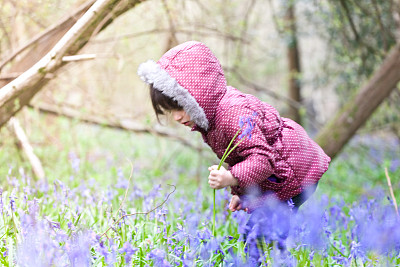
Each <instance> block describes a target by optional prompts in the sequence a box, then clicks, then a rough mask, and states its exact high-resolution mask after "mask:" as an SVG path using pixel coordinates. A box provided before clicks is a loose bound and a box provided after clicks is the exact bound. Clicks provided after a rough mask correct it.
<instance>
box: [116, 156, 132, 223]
mask: <svg viewBox="0 0 400 267" xmlns="http://www.w3.org/2000/svg"><path fill="white" fill-rule="evenodd" d="M126 160H127V161H129V163H130V164H131V174H130V175H129V179H128V186H127V187H126V190H125V196H124V199H123V200H122V201H121V204H120V205H119V208H118V210H117V213H116V214H117V215H118V212H119V211H120V210H121V208H122V205H123V204H124V202H125V199H126V195H127V194H128V190H129V185H130V184H131V179H132V174H133V164H132V161H130V160H129V159H126Z"/></svg>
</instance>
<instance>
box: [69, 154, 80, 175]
mask: <svg viewBox="0 0 400 267" xmlns="http://www.w3.org/2000/svg"><path fill="white" fill-rule="evenodd" d="M68 158H69V160H70V162H71V167H72V169H73V170H74V171H75V172H79V168H80V163H81V160H80V159H79V157H78V155H76V153H75V152H73V151H70V152H69V153H68Z"/></svg>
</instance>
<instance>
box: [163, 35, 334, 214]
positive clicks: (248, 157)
mask: <svg viewBox="0 0 400 267" xmlns="http://www.w3.org/2000/svg"><path fill="white" fill-rule="evenodd" d="M157 64H159V65H160V66H161V68H162V69H164V70H166V71H167V72H168V73H169V75H170V76H171V77H172V78H175V79H176V80H177V82H178V83H179V84H180V85H181V86H182V87H183V88H185V89H187V90H188V91H189V93H190V94H191V95H192V96H193V97H194V98H195V100H196V101H197V102H198V104H199V105H200V107H201V108H202V109H203V110H204V112H205V114H206V117H207V120H208V124H209V128H208V130H207V131H206V130H204V129H202V128H200V127H198V126H195V127H194V128H193V129H192V130H195V131H199V132H201V134H202V136H203V139H204V141H205V142H206V143H207V144H208V145H209V146H210V147H211V148H212V150H213V151H214V152H215V153H216V154H217V156H218V157H219V158H221V157H222V155H223V153H224V151H225V149H226V147H227V146H228V144H229V142H230V140H231V139H232V138H233V136H234V135H235V133H236V131H237V130H238V129H239V125H238V122H239V118H240V116H251V115H252V114H253V113H254V112H257V114H258V115H257V116H256V117H255V124H256V125H255V127H254V129H253V131H252V137H251V139H246V140H244V141H243V142H241V143H240V145H239V146H238V147H237V148H236V149H235V150H234V151H233V152H232V153H231V154H230V156H229V157H228V158H227V160H226V162H227V163H228V164H229V169H230V171H231V173H232V175H233V176H234V177H236V178H237V179H238V182H239V185H238V186H235V187H232V194H237V195H244V194H249V193H250V192H251V190H254V189H255V190H257V191H258V192H259V193H263V194H260V195H264V197H259V198H258V200H259V201H263V200H264V198H265V196H266V195H268V196H271V195H273V196H276V197H277V198H279V199H281V200H288V199H290V198H292V197H294V196H296V195H298V194H299V193H301V192H302V191H303V190H304V188H306V187H307V186H309V185H312V184H315V183H316V182H317V181H318V180H319V179H320V178H321V177H322V175H323V174H324V173H325V172H326V170H327V169H328V166H329V163H330V158H329V157H328V156H327V155H326V154H325V153H324V151H323V150H322V149H321V148H320V147H319V146H318V145H317V144H316V143H315V142H314V141H313V140H312V139H311V138H310V137H309V136H308V135H307V133H306V132H305V131H304V129H303V128H302V127H301V126H300V125H298V124H297V123H295V122H294V121H292V120H290V119H287V118H281V117H280V116H279V113H278V112H277V110H276V109H274V108H273V107H272V106H270V105H268V104H267V103H265V102H262V101H260V100H259V99H257V98H256V97H255V96H252V95H249V94H244V93H242V92H240V91H238V90H237V89H235V88H233V87H230V86H228V87H227V86H226V80H225V77H224V73H223V70H222V68H221V65H220V63H219V61H218V60H217V58H216V57H215V56H214V55H213V54H212V52H211V51H210V50H209V49H208V48H207V47H206V46H205V45H204V44H202V43H199V42H194V41H191V42H186V43H183V44H181V45H179V46H177V47H175V48H173V49H171V50H170V51H168V52H167V53H166V54H164V56H163V57H162V58H161V59H160V60H159V61H158V62H157ZM238 141H239V139H236V140H235V143H237V142H238ZM271 175H275V176H276V177H277V181H270V180H269V179H268V178H269V177H270V176H271ZM265 193H271V194H265ZM250 208H251V207H250Z"/></svg>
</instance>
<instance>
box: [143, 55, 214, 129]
mask: <svg viewBox="0 0 400 267" xmlns="http://www.w3.org/2000/svg"><path fill="white" fill-rule="evenodd" d="M138 75H139V76H140V78H141V79H142V80H143V81H144V82H146V83H148V84H153V87H154V88H156V89H157V90H159V91H160V92H161V93H163V94H164V95H166V96H168V97H170V98H172V99H173V100H175V101H177V102H178V104H179V105H180V106H181V107H183V110H184V111H185V112H186V113H187V114H188V115H189V116H190V119H191V120H192V121H193V122H194V123H196V124H197V125H198V126H199V127H201V128H203V129H204V130H206V131H207V130H208V120H207V118H206V114H205V113H204V110H203V109H202V107H200V106H199V104H198V103H197V101H196V99H195V98H194V97H193V96H192V95H191V94H190V93H189V92H188V90H186V89H185V88H183V87H182V86H181V85H180V84H179V83H178V82H177V81H176V80H175V78H173V77H171V76H170V75H169V73H168V72H167V71H166V70H164V69H162V68H161V67H160V65H158V64H157V63H156V62H154V61H153V60H148V61H146V62H144V63H142V64H140V66H139V68H138Z"/></svg>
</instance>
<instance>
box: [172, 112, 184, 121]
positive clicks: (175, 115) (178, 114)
mask: <svg viewBox="0 0 400 267" xmlns="http://www.w3.org/2000/svg"><path fill="white" fill-rule="evenodd" d="M172 117H173V118H174V120H175V121H179V120H181V119H182V117H183V116H182V112H181V111H180V110H179V111H178V110H176V111H172Z"/></svg>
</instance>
